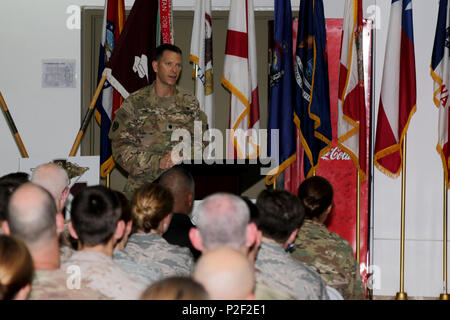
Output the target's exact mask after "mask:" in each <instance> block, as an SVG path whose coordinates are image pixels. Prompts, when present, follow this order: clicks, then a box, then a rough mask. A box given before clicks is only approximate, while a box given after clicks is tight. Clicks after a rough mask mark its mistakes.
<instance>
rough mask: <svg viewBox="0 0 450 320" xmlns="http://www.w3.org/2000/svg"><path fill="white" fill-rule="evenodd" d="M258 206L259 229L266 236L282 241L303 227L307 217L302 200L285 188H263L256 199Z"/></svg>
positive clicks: (257, 222)
mask: <svg viewBox="0 0 450 320" xmlns="http://www.w3.org/2000/svg"><path fill="white" fill-rule="evenodd" d="M256 206H257V207H258V210H259V217H258V219H257V221H256V224H257V226H258V229H259V230H261V231H262V233H263V235H264V236H266V237H268V238H271V239H273V240H275V241H277V242H281V243H284V242H285V241H286V240H287V239H288V238H289V236H290V235H291V233H292V232H293V231H294V230H295V229H296V228H300V227H301V225H302V223H303V220H304V218H305V209H304V208H303V205H302V203H301V202H300V200H299V199H298V198H297V197H296V196H295V195H294V194H292V193H290V192H288V191H285V190H263V191H262V192H261V193H260V194H259V195H258V198H257V199H256Z"/></svg>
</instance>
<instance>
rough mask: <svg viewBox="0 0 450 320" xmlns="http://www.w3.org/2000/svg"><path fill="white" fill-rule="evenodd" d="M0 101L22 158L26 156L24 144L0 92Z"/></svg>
mask: <svg viewBox="0 0 450 320" xmlns="http://www.w3.org/2000/svg"><path fill="white" fill-rule="evenodd" d="M0 103H1V105H2V109H3V112H4V113H5V117H6V121H7V122H8V124H9V127H10V128H11V130H12V133H13V135H14V138H15V139H16V143H17V146H18V147H19V150H20V153H21V154H22V158H28V153H27V150H26V149H25V146H24V144H23V142H22V138H21V137H20V134H19V132H18V131H17V127H16V125H15V124H14V120H13V118H12V116H11V113H9V110H8V107H7V105H6V102H5V99H3V95H2V93H1V92H0Z"/></svg>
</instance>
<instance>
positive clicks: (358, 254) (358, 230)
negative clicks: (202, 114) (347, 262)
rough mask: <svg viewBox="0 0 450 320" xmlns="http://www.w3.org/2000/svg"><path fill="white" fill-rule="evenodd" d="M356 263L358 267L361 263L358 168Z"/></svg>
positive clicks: (359, 179) (359, 176)
mask: <svg viewBox="0 0 450 320" xmlns="http://www.w3.org/2000/svg"><path fill="white" fill-rule="evenodd" d="M356 172H357V175H356V176H357V177H356V179H357V181H356V262H358V266H359V264H360V261H361V250H360V248H361V226H360V225H361V175H360V173H359V168H356Z"/></svg>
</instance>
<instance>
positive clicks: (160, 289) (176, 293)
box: [141, 276, 209, 300]
mask: <svg viewBox="0 0 450 320" xmlns="http://www.w3.org/2000/svg"><path fill="white" fill-rule="evenodd" d="M141 300H209V295H208V292H206V290H205V288H204V287H203V286H202V285H201V284H200V283H198V282H197V281H195V280H194V279H192V278H189V277H181V276H172V277H168V278H164V279H161V280H159V281H156V282H154V283H152V284H151V285H150V286H149V287H148V288H147V289H146V290H145V291H144V293H143V294H142V296H141Z"/></svg>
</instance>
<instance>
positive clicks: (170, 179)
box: [156, 165, 195, 198]
mask: <svg viewBox="0 0 450 320" xmlns="http://www.w3.org/2000/svg"><path fill="white" fill-rule="evenodd" d="M156 182H157V183H158V184H160V185H162V186H164V187H166V188H167V189H169V190H170V191H171V192H172V194H173V196H174V198H175V197H176V196H177V194H178V193H180V192H192V193H194V192H195V181H194V177H193V176H192V174H191V173H190V172H189V170H187V169H186V168H185V167H183V166H182V165H176V166H173V167H172V168H170V169H169V170H167V171H164V172H163V173H162V174H161V176H159V178H158V179H157V181H156Z"/></svg>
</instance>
